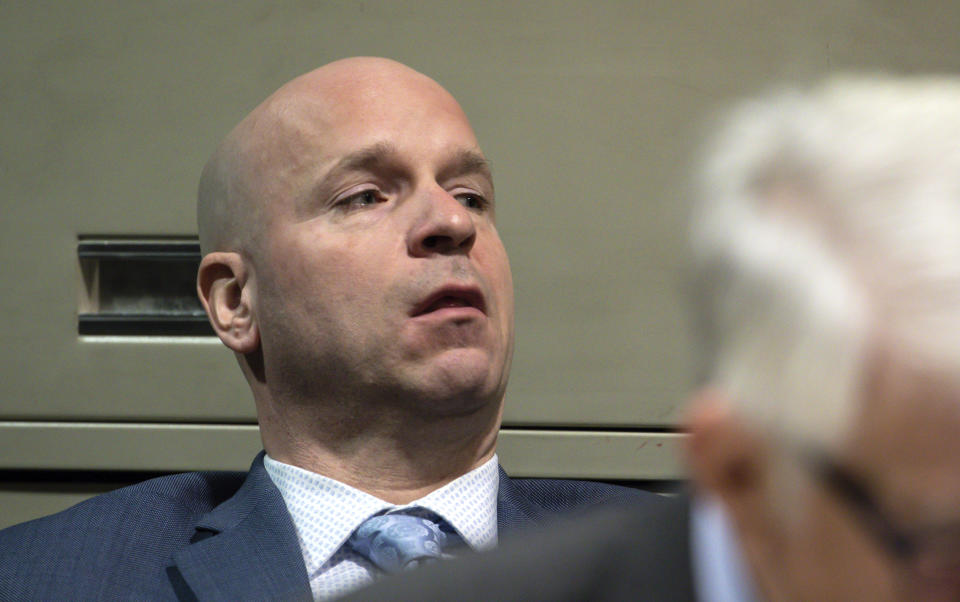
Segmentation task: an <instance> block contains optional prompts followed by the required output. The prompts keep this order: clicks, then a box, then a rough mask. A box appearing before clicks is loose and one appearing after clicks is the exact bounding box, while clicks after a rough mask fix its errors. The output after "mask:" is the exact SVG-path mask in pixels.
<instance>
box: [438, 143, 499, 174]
mask: <svg viewBox="0 0 960 602" xmlns="http://www.w3.org/2000/svg"><path fill="white" fill-rule="evenodd" d="M467 174H480V175H482V176H484V177H485V178H487V179H488V180H490V181H491V182H492V181H493V169H492V168H491V167H490V162H489V161H487V158H486V157H484V156H483V154H481V153H480V151H476V150H472V149H464V150H460V151H457V153H456V154H455V155H454V156H453V158H452V159H451V160H450V161H449V162H447V164H446V166H445V167H444V168H443V169H442V170H441V171H440V174H439V178H438V179H440V180H446V179H449V178H455V177H457V176H462V175H467Z"/></svg>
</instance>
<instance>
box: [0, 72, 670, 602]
mask: <svg viewBox="0 0 960 602" xmlns="http://www.w3.org/2000/svg"><path fill="white" fill-rule="evenodd" d="M494 215H495V203H494V191H493V182H492V179H491V174H490V168H489V165H488V163H487V161H486V159H485V158H484V155H483V153H482V152H481V150H480V147H479V145H478V143H477V139H476V137H475V136H474V133H473V131H472V129H471V127H470V124H469V123H468V122H467V119H466V116H465V115H464V114H463V111H462V110H461V108H460V107H459V105H458V104H457V102H456V101H455V100H454V99H453V97H452V96H450V94H449V93H447V92H446V91H445V90H444V89H443V88H441V87H440V86H439V85H438V84H437V83H436V82H434V81H433V80H431V79H429V78H428V77H426V76H424V75H422V74H420V73H417V72H415V71H413V70H411V69H409V68H408V67H405V66H403V65H400V64H399V63H396V62H393V61H389V60H385V59H373V58H355V59H347V60H342V61H338V62H335V63H331V64H329V65H326V66H324V67H321V68H320V69H317V70H315V71H313V72H310V73H308V74H306V75H303V76H301V77H299V78H297V79H294V80H293V81H291V82H289V83H288V84H286V85H284V86H283V87H282V88H280V89H279V90H278V91H277V92H275V93H274V94H273V95H272V96H270V97H269V98H268V99H267V100H266V101H264V102H263V104H261V105H260V106H258V107H257V108H256V109H254V111H253V112H252V113H250V115H248V116H247V117H246V118H245V119H244V120H243V121H241V122H240V124H239V125H238V126H237V127H236V128H235V129H234V130H233V131H232V132H230V134H229V135H228V136H227V137H226V139H225V140H224V141H223V142H222V143H221V145H220V146H219V148H218V149H217V150H216V152H215V153H214V155H213V157H212V158H211V159H210V161H209V162H208V164H207V166H206V168H205V169H204V171H203V175H202V177H201V182H200V192H199V201H198V221H199V232H200V243H201V248H202V252H203V260H202V262H201V264H200V269H199V273H198V277H197V288H198V292H199V294H200V298H201V301H202V303H203V305H204V308H205V309H206V311H207V314H208V316H209V319H210V323H211V324H212V326H213V328H214V330H215V331H216V333H217V335H218V336H219V337H220V339H221V340H222V341H223V343H224V345H226V346H227V347H228V348H229V349H230V350H232V351H233V352H234V354H235V356H236V358H237V361H238V363H239V364H240V368H241V370H242V372H243V374H244V376H245V377H246V379H247V382H248V383H249V385H250V388H251V390H252V392H253V397H254V401H255V404H256V408H257V416H258V419H259V424H260V432H261V437H262V440H263V446H264V450H265V452H263V453H261V454H260V455H258V456H257V458H256V459H255V460H254V462H253V464H252V466H251V468H250V471H249V472H248V473H247V474H242V473H193V474H186V475H176V476H172V477H164V478H161V479H155V480H153V481H148V482H146V483H142V484H140V485H136V486H133V487H129V488H126V489H121V490H119V491H116V492H113V493H110V494H106V495H103V496H100V497H97V498H94V499H92V500H89V501H87V502H85V503H82V504H80V505H78V506H75V507H73V508H71V509H69V510H67V511H65V512H63V513H60V514H58V515H54V516H52V517H48V518H46V519H41V520H39V521H33V522H30V523H26V524H24V525H19V526H17V527H13V528H11V529H9V530H7V531H4V532H2V533H0V598H2V599H8V598H9V599H65V598H70V599H76V598H81V599H82V598H91V599H102V598H117V597H120V598H135V599H170V598H181V599H229V600H236V599H258V600H266V599H271V600H272V599H277V600H279V599H283V600H288V599H310V598H313V599H325V598H329V597H333V596H336V595H339V594H343V593H346V592H348V591H350V590H352V589H354V588H356V587H359V586H361V585H364V584H366V583H368V582H370V581H371V580H372V579H374V578H375V577H377V576H379V575H381V574H383V573H385V572H396V571H398V570H402V569H405V568H410V567H413V566H416V565H417V564H420V563H424V562H428V561H430V560H432V559H433V558H435V557H438V556H443V555H451V554H453V555H456V554H457V553H459V552H462V551H464V550H465V549H467V548H472V549H477V550H482V549H486V548H489V547H492V546H493V545H495V544H496V543H497V541H498V538H499V537H500V536H501V535H502V534H504V533H506V532H509V531H510V530H512V529H518V528H521V527H526V526H532V525H538V524H542V523H544V522H546V521H548V520H549V519H550V518H551V517H553V516H554V515H556V514H558V513H562V512H564V511H571V510H575V509H583V508H586V507H589V506H592V505H595V504H597V503H600V502H603V501H607V502H614V503H623V504H631V505H635V504H652V503H655V499H656V496H652V495H644V494H642V493H640V492H637V491H633V490H629V489H624V488H619V487H612V486H607V485H600V484H594V483H586V482H577V481H556V480H537V479H529V480H512V479H509V478H508V477H507V476H506V474H505V473H504V472H503V471H502V470H501V469H500V468H499V466H498V463H497V457H496V454H495V446H496V439H497V433H498V430H499V426H500V419H501V415H502V411H503V399H504V391H505V388H506V384H507V377H508V374H509V368H510V359H511V355H512V351H513V289H512V281H511V275H510V267H509V264H508V261H507V254H506V251H505V250H504V247H503V244H502V243H501V241H500V238H499V236H498V234H497V229H496V225H495V221H494ZM411 534H415V535H416V536H417V537H413V538H411V537H407V536H409V535H411ZM400 536H404V537H400Z"/></svg>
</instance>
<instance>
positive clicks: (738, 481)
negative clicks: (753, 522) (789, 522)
mask: <svg viewBox="0 0 960 602" xmlns="http://www.w3.org/2000/svg"><path fill="white" fill-rule="evenodd" d="M685 423H686V426H687V429H688V430H689V433H690V435H689V437H688V439H687V442H686V456H687V465H688V466H689V468H690V471H691V473H692V474H691V477H692V479H693V482H694V483H695V485H696V487H697V488H698V489H700V490H702V491H704V492H707V493H710V494H712V495H715V496H717V497H719V498H720V499H721V500H722V501H723V502H724V504H725V505H726V506H727V508H728V509H729V510H730V511H731V512H733V513H734V514H740V513H747V514H749V513H751V512H754V511H756V510H758V507H757V506H756V504H757V503H759V502H760V501H761V498H762V496H763V495H764V494H765V492H764V489H765V487H766V486H767V479H768V478H769V474H768V463H767V462H768V457H767V455H766V454H765V453H764V451H765V450H764V446H763V444H762V442H761V441H760V439H759V437H758V435H757V434H756V433H755V432H753V431H752V430H751V429H749V428H748V427H747V425H745V424H744V423H743V421H742V419H741V418H740V417H739V416H738V415H737V414H736V413H735V412H734V411H733V409H732V407H731V404H730V401H729V398H727V397H726V396H725V395H724V394H723V393H722V392H720V391H718V390H716V389H702V390H700V391H698V392H697V393H696V394H694V396H693V398H692V399H691V401H690V404H689V405H688V409H687V413H686V419H685Z"/></svg>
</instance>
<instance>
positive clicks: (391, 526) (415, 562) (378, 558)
mask: <svg viewBox="0 0 960 602" xmlns="http://www.w3.org/2000/svg"><path fill="white" fill-rule="evenodd" d="M461 541H462V540H461V539H460V536H459V535H457V533H456V532H455V531H454V530H453V528H452V527H451V526H450V524H449V523H448V522H447V521H445V520H444V519H442V518H440V517H439V516H437V515H436V514H434V513H433V512H430V511H429V510H426V509H424V508H411V509H409V510H405V511H404V512H402V513H401V512H396V513H391V514H379V515H377V516H371V517H370V518H368V519H367V520H365V521H363V523H361V524H360V526H359V527H357V530H356V531H354V532H353V535H351V536H350V539H349V542H348V543H349V545H350V546H351V547H352V548H353V550H354V551H355V552H357V553H358V554H360V555H361V556H363V557H364V558H366V559H367V560H369V561H370V562H372V563H373V564H374V566H376V567H377V568H379V569H380V570H382V571H384V572H386V573H396V572H399V571H401V570H404V569H411V568H414V567H417V566H419V565H420V564H424V563H427V562H431V561H433V560H436V559H437V558H441V557H442V556H443V550H444V548H449V547H451V546H453V545H456V544H457V543H460V542H461Z"/></svg>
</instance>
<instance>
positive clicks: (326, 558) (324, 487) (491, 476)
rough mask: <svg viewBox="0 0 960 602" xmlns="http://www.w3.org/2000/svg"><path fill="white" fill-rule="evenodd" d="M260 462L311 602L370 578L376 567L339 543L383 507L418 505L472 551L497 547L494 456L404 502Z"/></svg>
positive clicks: (287, 466)
mask: <svg viewBox="0 0 960 602" xmlns="http://www.w3.org/2000/svg"><path fill="white" fill-rule="evenodd" d="M263 465H264V467H266V469H267V474H269V475H270V478H271V479H272V480H273V483H274V484H275V485H276V486H277V489H279V490H280V494H281V495H282V496H283V501H284V503H285V504H286V506H287V510H288V511H289V512H290V517H291V518H292V519H293V524H294V527H296V530H297V538H298V539H299V542H300V549H301V551H302V552H303V561H304V564H305V565H306V567H307V577H308V578H309V579H310V589H311V590H312V591H313V598H314V600H325V599H328V598H332V597H335V596H341V595H343V594H346V593H347V592H349V591H352V590H354V589H356V588H358V587H361V586H363V585H366V584H368V583H370V582H372V581H373V579H374V578H375V577H376V576H377V574H378V572H377V570H376V569H375V568H374V567H373V566H372V565H371V564H370V563H369V561H367V560H366V559H365V558H363V557H361V556H359V555H358V554H356V553H354V552H353V551H352V550H350V549H347V548H345V547H344V543H345V542H346V541H347V539H348V538H349V537H350V535H351V534H352V533H353V532H354V530H356V528H357V527H359V526H360V524H361V523H362V522H363V521H365V520H366V519H368V518H370V517H371V516H373V515H374V514H377V513H379V512H381V511H383V510H388V509H395V508H407V507H411V506H420V507H423V508H427V509H428V510H432V511H433V512H435V513H437V514H438V515H440V516H441V517H443V518H444V519H446V520H447V522H449V523H450V525H451V526H453V528H454V529H455V530H456V531H457V533H458V534H459V535H460V537H462V538H463V540H464V541H465V542H466V543H467V545H469V546H470V547H471V548H473V549H474V550H485V549H489V548H492V547H494V546H496V545H497V490H498V488H499V484H500V478H499V472H498V464H497V456H496V455H494V456H493V458H491V459H490V460H489V461H487V462H485V463H484V464H483V465H482V466H479V467H478V468H475V469H473V470H472V471H470V472H468V473H467V474H465V475H463V476H462V477H460V478H458V479H456V480H454V481H451V482H450V483H448V484H446V485H444V486H443V487H441V488H440V489H437V490H435V491H432V492H431V493H429V494H427V495H426V496H424V497H422V498H420V499H419V500H416V501H413V502H411V503H409V504H406V505H404V506H397V505H395V504H390V503H389V502H385V501H383V500H381V499H379V498H376V497H374V496H372V495H370V494H368V493H364V492H362V491H360V490H359V489H354V488H353V487H350V486H349V485H346V484H344V483H341V482H339V481H336V480H334V479H331V478H328V477H325V476H323V475H319V474H317V473H314V472H310V471H308V470H304V469H302V468H298V467H296V466H291V465H290V464H284V463H283V462H278V461H276V460H274V459H273V458H271V457H270V456H268V455H265V456H264V458H263Z"/></svg>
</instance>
